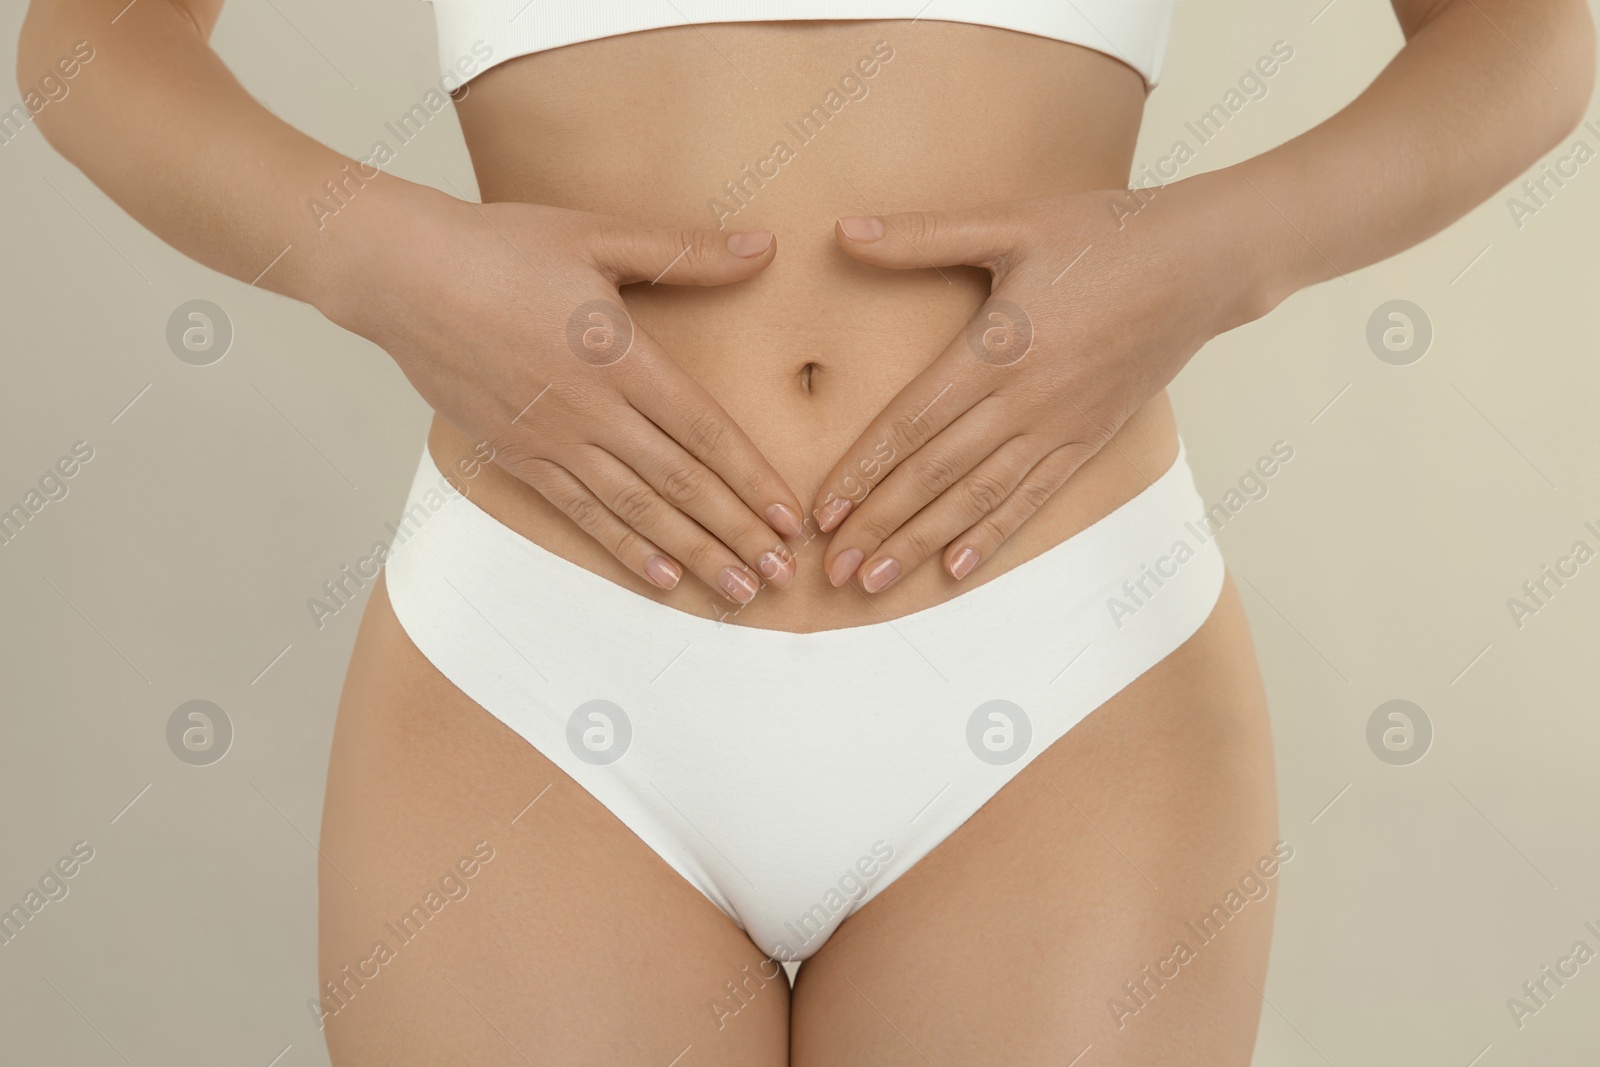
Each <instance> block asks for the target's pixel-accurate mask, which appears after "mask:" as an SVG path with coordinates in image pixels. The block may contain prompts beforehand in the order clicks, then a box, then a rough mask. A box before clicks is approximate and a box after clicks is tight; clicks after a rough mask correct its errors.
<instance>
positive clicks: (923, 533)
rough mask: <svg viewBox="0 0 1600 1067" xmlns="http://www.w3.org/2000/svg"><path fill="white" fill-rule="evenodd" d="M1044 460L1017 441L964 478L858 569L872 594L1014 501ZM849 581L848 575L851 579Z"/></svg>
mask: <svg viewBox="0 0 1600 1067" xmlns="http://www.w3.org/2000/svg"><path fill="white" fill-rule="evenodd" d="M1038 458H1039V445H1038V444H1037V443H1036V442H1033V441H1031V440H1029V439H1028V438H1024V437H1013V438H1012V439H1011V440H1009V441H1007V442H1006V443H1005V444H1004V445H1002V446H1001V447H1000V448H998V449H996V450H995V451H994V452H992V453H991V454H990V455H989V456H988V457H986V458H985V459H984V460H983V462H981V463H979V464H978V465H977V466H976V467H975V468H973V470H972V471H971V472H970V473H968V474H967V475H965V476H964V477H962V478H960V479H958V480H957V481H956V482H955V484H953V485H951V486H950V488H949V489H946V490H945V491H944V492H943V493H941V494H940V495H939V496H938V498H937V499H935V500H934V501H933V502H932V503H931V504H929V505H928V506H927V507H925V508H923V509H922V510H921V511H919V512H917V514H915V515H913V516H912V517H911V518H910V519H908V520H906V522H905V524H904V525H902V526H900V527H899V528H897V529H896V530H895V531H894V532H893V533H891V534H890V535H889V537H888V538H886V539H885V540H884V542H883V544H882V545H880V546H879V547H878V549H877V550H876V551H875V552H869V553H867V555H866V557H865V560H864V561H863V562H862V563H860V564H859V565H858V566H857V568H856V574H857V575H859V577H860V581H861V588H862V589H864V590H865V591H867V592H868V593H876V592H879V591H880V590H883V589H887V588H888V587H889V586H890V585H892V584H894V582H895V581H896V580H898V579H899V578H901V577H902V576H904V575H907V574H910V573H911V572H912V571H914V570H916V569H917V568H918V567H920V566H922V564H923V563H925V562H927V561H928V560H929V559H931V558H933V557H934V556H937V555H939V553H941V552H942V551H943V550H944V549H945V547H946V546H947V545H949V544H950V541H951V539H952V538H954V537H958V536H960V535H961V534H962V533H964V532H965V531H967V530H968V529H970V528H971V527H972V526H973V525H974V524H975V523H977V522H979V521H981V520H982V519H983V518H985V517H986V516H988V515H991V514H993V513H994V511H996V510H997V509H998V508H999V507H1000V506H1002V504H1003V503H1004V502H1005V501H1007V500H1009V499H1010V498H1011V496H1012V495H1013V494H1014V493H1015V492H1016V491H1017V490H1018V488H1019V487H1020V486H1021V485H1022V483H1023V478H1024V477H1025V476H1026V475H1027V474H1028V472H1029V470H1030V469H1031V468H1032V467H1033V466H1034V464H1035V461H1036V460H1037V459H1038ZM847 580H848V576H847Z"/></svg>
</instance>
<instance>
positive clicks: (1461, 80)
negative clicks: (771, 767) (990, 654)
mask: <svg viewBox="0 0 1600 1067" xmlns="http://www.w3.org/2000/svg"><path fill="white" fill-rule="evenodd" d="M1394 6H1395V11H1396V13H1397V14H1398V15H1399V18H1400V23H1401V27H1402V29H1403V30H1404V31H1405V34H1406V38H1407V42H1406V45H1405V47H1404V48H1402V49H1401V51H1400V54H1399V55H1398V56H1396V57H1395V59H1394V60H1393V61H1392V62H1391V63H1390V64H1389V66H1388V67H1387V68H1386V69H1385V70H1384V71H1383V73H1382V74H1380V75H1379V76H1378V77H1377V78H1376V79H1375V80H1374V81H1373V83H1372V84H1371V85H1370V86H1369V87H1368V88H1367V89H1366V90H1365V91H1364V92H1363V93H1362V94H1361V95H1360V96H1359V97H1357V98H1356V99H1355V100H1354V101H1352V102H1351V103H1350V104H1349V105H1348V106H1347V107H1345V108H1344V109H1343V110H1341V111H1340V112H1338V113H1337V114H1336V115H1334V116H1333V117H1331V118H1329V119H1328V120H1327V121H1325V122H1323V123H1321V124H1320V125H1318V126H1317V127H1316V128H1314V129H1312V130H1309V131H1308V132H1306V133H1304V134H1302V135H1301V136H1299V137H1297V138H1295V139H1294V140H1292V141H1289V142H1288V143H1286V144H1284V145H1281V146H1280V147H1278V148H1275V149H1273V150H1271V151H1269V152H1266V153H1263V154H1262V155H1260V156H1257V157H1255V158H1254V159H1251V160H1248V161H1246V162H1244V163H1240V164H1237V165H1235V166H1232V167H1228V168H1225V169H1223V170H1220V171H1213V172H1210V173H1206V174H1200V175H1196V176H1195V177H1193V178H1187V179H1184V180H1182V181H1178V182H1174V183H1172V184H1170V185H1167V186H1164V187H1162V188H1160V189H1159V190H1156V191H1155V192H1154V193H1153V194H1151V195H1149V196H1142V197H1141V199H1142V200H1143V201H1144V204H1143V206H1142V207H1141V208H1140V209H1139V210H1138V211H1137V212H1135V213H1131V214H1130V213H1129V212H1128V211H1127V210H1126V209H1124V210H1123V211H1121V212H1115V211H1112V210H1108V208H1109V207H1110V205H1111V204H1112V203H1113V202H1116V203H1119V204H1124V205H1125V204H1126V202H1127V192H1126V190H1117V191H1100V192H1092V193H1077V194H1071V195H1064V196H1053V197H1043V198H1039V199H1036V200H1027V201H1022V202H1018V203H1008V204H995V205H990V206H987V207H984V208H980V209H977V210H973V211H965V212H945V213H939V212H908V213H905V214H900V215H892V216H887V217H884V218H851V219H841V220H840V222H839V228H838V234H837V236H838V240H839V244H840V246H841V247H843V248H844V249H845V251H846V252H848V253H849V254H851V255H853V256H855V257H856V258H858V259H861V260H864V261H866V262H868V263H873V264H876V265H878V266H883V267H893V268H901V269H917V268H926V267H928V266H930V265H932V266H941V267H942V266H956V265H961V264H970V265H973V266H980V267H984V268H986V269H988V270H989V271H990V272H991V274H992V275H993V285H992V295H991V297H990V300H989V301H988V302H987V303H986V304H985V305H984V306H983V308H982V309H980V311H979V313H978V316H977V317H976V318H975V319H974V320H973V322H972V323H971V324H969V326H968V328H967V330H966V331H965V333H964V334H963V336H961V337H958V338H956V339H955V340H954V341H952V342H951V344H950V346H949V347H948V348H947V349H946V350H945V351H944V353H943V354H942V355H941V356H940V357H939V358H938V359H936V360H935V361H934V363H933V364H932V365H931V366H930V367H929V368H928V369H927V370H926V371H924V372H923V373H922V374H921V375H919V376H918V377H917V378H916V379H914V380H913V381H912V382H911V383H910V384H909V385H907V386H906V388H905V389H903V390H902V391H901V392H900V393H899V394H898V395H897V396H896V397H895V398H894V400H892V401H891V402H890V403H889V405H888V406H887V407H886V408H884V410H883V411H882V412H881V413H880V414H879V415H878V416H877V418H875V419H874V420H873V421H872V423H871V424H870V425H869V426H868V427H867V429H866V430H865V431H864V432H863V433H862V435H861V436H860V437H859V438H858V439H857V440H856V441H855V443H854V444H852V445H851V446H850V448H849V449H848V450H847V451H846V452H845V454H844V456H843V457H842V458H841V459H840V460H839V462H838V464H837V465H836V466H835V467H834V469H833V471H832V472H831V473H830V474H829V476H828V478H827V479H826V480H825V481H824V482H823V485H822V488H821V489H820V490H819V491H818V494H817V497H816V499H815V501H814V502H813V507H814V510H815V511H816V513H817V514H818V515H819V516H821V523H820V524H821V527H822V529H823V530H825V531H828V530H831V531H834V534H833V538H832V540H831V542H830V543H829V545H828V548H827V550H826V552H825V553H824V555H823V566H824V568H825V569H826V571H827V573H828V574H829V575H830V577H831V579H832V580H833V581H834V584H835V585H839V584H842V583H843V582H844V581H846V580H848V579H849V578H850V577H851V576H852V575H854V576H856V577H858V578H859V579H860V580H861V583H862V587H863V588H864V589H865V590H866V591H867V592H869V593H871V592H876V591H877V590H878V589H882V588H884V587H885V585H886V584H887V581H886V580H885V579H884V576H885V575H887V576H889V577H888V581H892V580H893V578H894V577H895V576H897V575H901V574H906V573H909V572H910V571H911V570H912V569H913V568H915V567H916V566H917V565H919V564H921V563H922V562H923V561H924V560H926V559H928V558H930V557H931V556H933V555H936V554H941V553H942V556H943V560H942V562H943V566H944V568H945V569H946V570H947V571H948V572H949V573H950V574H952V575H953V576H954V577H956V578H958V579H959V578H963V577H965V576H966V575H967V574H968V573H970V572H971V570H972V569H973V567H975V566H977V564H978V563H980V562H981V561H983V560H985V559H987V558H989V556H991V555H992V554H993V553H994V551H995V549H997V548H998V547H999V546H1000V545H1001V543H1003V542H1004V541H1005V539H1006V538H1007V537H1009V536H1011V534H1012V533H1013V532H1014V531H1015V530H1016V529H1017V528H1018V527H1019V526H1020V525H1021V524H1022V522H1023V521H1024V520H1025V519H1027V517H1028V516H1030V515H1032V514H1033V513H1034V512H1035V511H1036V510H1038V508H1039V507H1040V505H1042V504H1043V503H1044V501H1045V500H1046V499H1048V498H1049V497H1050V495H1051V494H1052V493H1054V492H1055V491H1056V489H1058V488H1059V487H1060V486H1061V485H1062V484H1063V483H1064V482H1065V481H1066V480H1067V478H1068V477H1070V476H1071V475H1072V473H1073V472H1074V471H1076V470H1077V469H1078V467H1079V466H1081V465H1082V464H1083V463H1084V461H1086V460H1087V459H1088V458H1089V457H1090V456H1093V455H1094V454H1095V453H1096V452H1098V451H1099V450H1100V449H1101V448H1102V447H1103V446H1104V445H1105V444H1106V443H1107V442H1108V441H1109V440H1110V439H1111V437H1112V436H1113V435H1114V434H1115V433H1116V431H1117V430H1118V429H1120V428H1121V427H1122V425H1123V423H1124V422H1126V421H1127V419H1128V418H1129V417H1130V416H1131V415H1132V414H1133V413H1134V412H1135V411H1138V410H1139V409H1140V408H1141V407H1143V406H1144V405H1145V404H1146V403H1147V402H1148V401H1149V400H1150V398H1151V397H1153V396H1154V395H1155V394H1156V393H1157V392H1159V391H1160V390H1161V389H1163V388H1165V387H1166V385H1167V384H1168V383H1169V382H1171V381H1172V379H1173V378H1174V377H1175V376H1176V375H1177V373H1178V371H1179V370H1181V369H1182V368H1183V366H1184V364H1185V363H1187V362H1188V360H1189V359H1190V357H1191V356H1193V355H1194V353H1195V352H1196V351H1197V350H1198V349H1199V348H1200V347H1201V346H1202V345H1204V344H1205V343H1206V342H1207V341H1208V340H1210V339H1211V338H1212V337H1214V336H1216V335H1217V334H1219V333H1222V332H1225V331H1227V330H1230V329H1232V328H1234V327H1235V326H1239V325H1242V324H1243V323H1245V322H1249V321H1251V320H1252V319H1255V318H1259V317H1260V316H1262V315H1264V314H1266V313H1267V312H1268V311H1270V310H1271V309H1272V308H1273V307H1275V306H1277V305H1278V304H1279V303H1280V302H1281V301H1283V300H1284V299H1285V298H1286V297H1288V296H1289V295H1290V294H1291V293H1293V292H1295V291H1296V290H1297V289H1300V288H1302V287H1304V286H1306V285H1310V284H1312V283H1314V282H1318V281H1322V280H1325V279H1328V278H1332V277H1336V276H1339V275H1342V274H1344V273H1348V272H1349V271H1352V270H1356V269H1357V268H1359V267H1363V266H1366V265H1368V264H1370V263H1374V262H1376V261H1378V260H1380V259H1383V258H1385V257H1387V256H1391V255H1394V254H1395V253H1397V252H1399V251H1401V250H1403V249H1405V248H1408V247H1410V246H1411V245H1413V244H1416V243H1417V242H1418V241H1421V240H1422V239H1424V238H1426V237H1428V236H1429V235H1431V234H1434V233H1436V232H1438V231H1439V230H1441V229H1443V228H1444V227H1445V226H1447V225H1448V224H1449V223H1451V222H1453V221H1454V220H1455V219H1457V218H1459V217H1461V216H1462V215H1463V214H1465V213H1466V212H1467V211H1468V210H1469V209H1471V208H1472V207H1473V206H1475V205H1476V204H1479V203H1481V202H1482V201H1483V200H1484V199H1485V198H1487V197H1488V196H1489V195H1490V194H1492V193H1493V192H1494V191H1495V190H1496V189H1498V188H1500V187H1501V186H1503V185H1505V184H1506V182H1508V181H1509V180H1511V179H1512V178H1513V177H1514V176H1515V175H1516V174H1518V173H1519V172H1520V171H1522V170H1523V169H1525V168H1526V167H1528V165H1529V164H1530V163H1532V161H1533V160H1534V159H1536V158H1537V157H1538V155H1539V154H1540V153H1541V152H1544V151H1546V150H1548V149H1549V148H1551V147H1552V146H1553V145H1555V144H1556V143H1557V142H1558V141H1559V140H1560V139H1561V138H1562V137H1563V136H1565V135H1566V134H1567V133H1569V132H1570V131H1571V130H1572V129H1573V127H1574V126H1576V125H1577V123H1578V121H1579V120H1580V117H1581V115H1582V113H1583V109H1584V107H1585V106H1586V105H1587V103H1588V101H1589V96H1590V92H1591V90H1592V88H1593V82H1594V51H1595V45H1594V26H1593V23H1592V21H1591V19H1590V17H1589V11H1588V8H1587V6H1586V5H1585V3H1584V2H1583V0H1394ZM1147 474H1148V475H1150V476H1152V477H1153V476H1154V472H1147ZM891 559H892V560H894V565H893V566H890V565H888V564H887V563H886V562H885V561H886V560H891Z"/></svg>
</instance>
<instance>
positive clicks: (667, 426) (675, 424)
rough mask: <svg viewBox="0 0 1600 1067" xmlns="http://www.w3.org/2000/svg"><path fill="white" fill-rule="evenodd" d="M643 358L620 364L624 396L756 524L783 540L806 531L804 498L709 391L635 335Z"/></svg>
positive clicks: (651, 343) (650, 342) (644, 337)
mask: <svg viewBox="0 0 1600 1067" xmlns="http://www.w3.org/2000/svg"><path fill="white" fill-rule="evenodd" d="M636 344H637V346H638V347H639V350H640V358H639V359H637V360H634V361H632V363H631V365H629V364H628V363H627V361H624V362H623V363H620V364H618V367H619V368H620V369H621V374H620V375H619V377H618V384H619V388H620V389H621V392H622V395H623V396H624V397H625V398H626V399H627V401H628V402H629V403H630V404H632V405H633V407H634V409H635V410H637V411H638V412H639V413H640V414H642V415H644V417H645V418H647V419H649V420H650V421H651V422H653V423H655V424H656V425H657V426H658V427H660V428H661V430H662V431H663V432H664V433H665V434H666V435H667V436H668V437H670V438H672V439H673V440H674V441H676V442H677V443H678V444H679V445H681V446H682V447H683V450H684V451H685V452H687V453H688V454H689V455H690V456H693V457H694V458H695V459H697V460H699V461H700V462H701V463H703V464H705V465H706V466H707V467H709V468H710V469H711V470H713V471H715V472H716V475H717V477H718V478H720V479H722V482H723V484H724V485H726V486H727V487H728V488H729V489H731V490H732V491H733V492H734V494H735V495H737V496H738V498H739V499H740V500H742V501H743V502H744V503H745V505H746V506H747V507H748V508H749V510H750V512H751V513H752V515H753V516H755V517H756V518H757V519H758V521H764V522H765V523H766V525H767V526H768V527H769V529H771V530H772V531H773V532H774V533H776V534H777V535H778V537H779V538H780V539H784V538H787V539H789V540H795V539H797V538H799V537H800V536H801V535H802V534H803V533H804V529H803V527H802V526H801V524H800V519H799V516H800V515H801V514H802V513H803V507H802V505H801V503H800V498H799V497H797V496H795V493H794V490H793V489H790V488H789V485H788V483H787V482H785V481H784V480H783V476H782V475H781V474H779V473H778V471H777V469H776V468H775V467H773V466H772V464H770V463H768V462H767V458H766V457H765V456H763V455H762V454H761V450H760V449H758V448H757V447H756V446H755V444H754V442H752V441H751V440H750V438H749V437H747V436H746V435H745V432H744V431H743V430H742V429H740V428H739V424H738V423H736V422H734V421H733V416H731V415H729V414H728V413H727V411H725V410H723V407H722V405H721V404H719V403H717V401H716V399H715V398H713V397H712V395H711V394H710V393H708V392H706V390H705V387H704V386H702V385H701V384H700V383H699V382H697V381H695V380H694V379H693V378H692V377H690V376H689V375H688V374H686V373H684V371H683V368H681V367H679V366H678V365H677V363H675V362H673V360H672V358H671V357H670V356H668V355H667V354H666V353H665V352H663V351H662V350H661V348H660V346H658V345H656V343H655V341H654V340H653V339H652V338H650V337H649V336H648V335H646V334H644V333H642V332H641V333H639V334H638V335H637V340H636Z"/></svg>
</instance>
